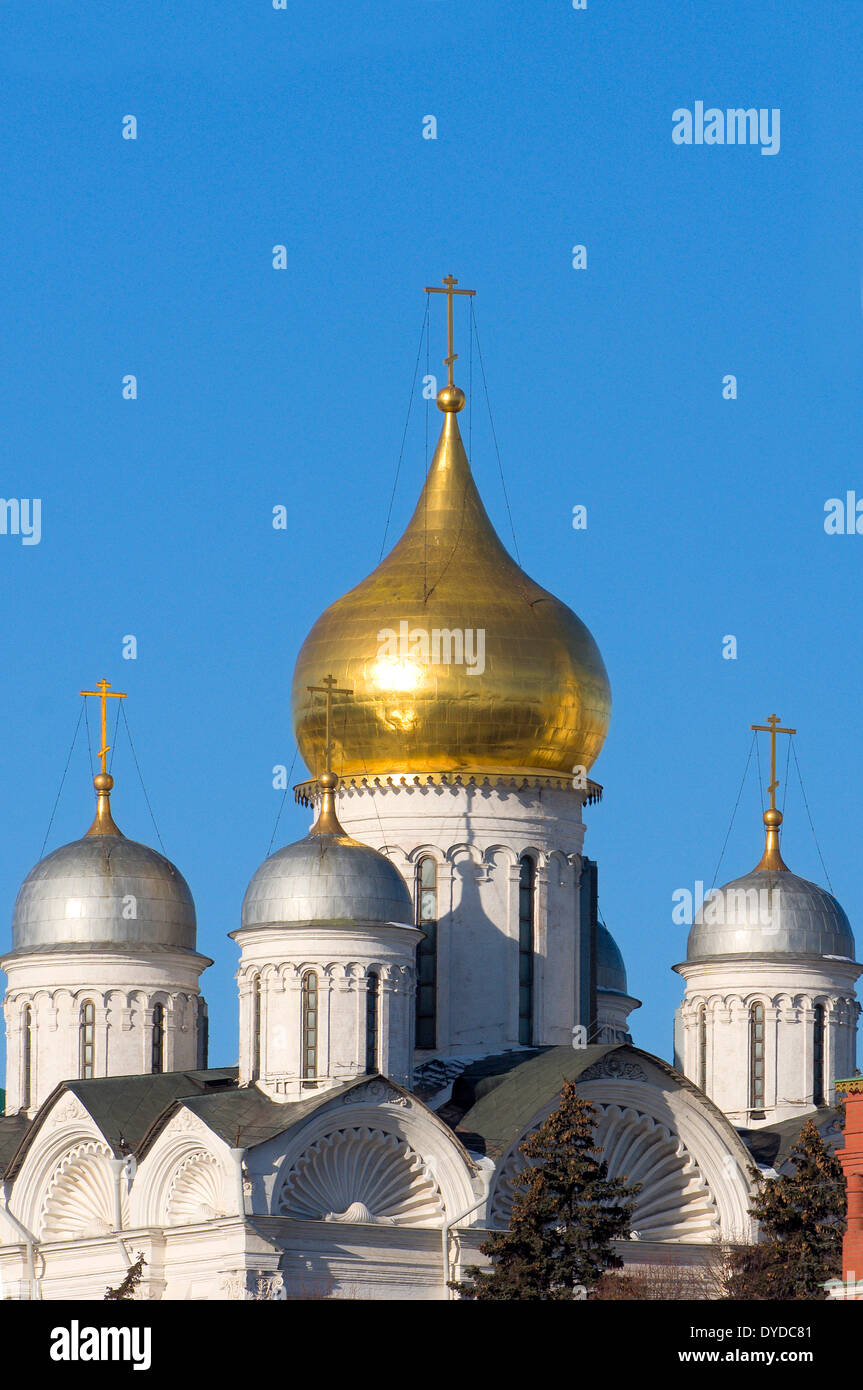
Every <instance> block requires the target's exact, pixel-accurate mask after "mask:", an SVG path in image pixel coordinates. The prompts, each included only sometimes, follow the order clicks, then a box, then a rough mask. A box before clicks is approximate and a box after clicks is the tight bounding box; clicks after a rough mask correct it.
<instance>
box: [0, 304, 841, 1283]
mask: <svg viewBox="0 0 863 1390" xmlns="http://www.w3.org/2000/svg"><path fill="white" fill-rule="evenodd" d="M455 284H456V282H455V281H454V280H453V279H452V277H447V279H446V280H445V281H444V285H445V289H444V290H442V291H440V292H442V293H444V294H446V296H447V305H448V322H449V343H448V347H449V353H448V357H447V359H446V361H447V364H448V367H449V381H448V384H447V385H445V386H444V387H443V388H442V389H441V390H440V391H439V392H438V395H437V406H438V409H439V411H440V413H441V417H442V418H441V430H440V438H439V441H438V444H437V448H436V451H435V453H434V457H433V460H432V462H431V465H430V468H429V471H428V476H427V479H426V482H425V486H424V488H423V490H422V493H421V496H420V497H419V500H418V502H417V505H416V510H415V511H414V513H413V516H412V518H411V520H410V522H409V523H408V526H407V529H406V530H405V532H404V534H403V535H402V537H401V539H400V540H399V541H398V542H397V544H396V545H395V546H394V548H393V549H392V550H391V551H390V553H389V554H388V555H387V556H386V557H385V558H384V559H383V560H382V562H381V563H380V564H379V565H378V567H377V568H376V569H375V570H374V571H373V572H372V573H371V574H370V575H369V576H368V577H367V578H365V579H363V580H362V581H361V582H359V583H358V584H357V585H356V587H355V588H353V589H351V590H350V592H349V593H347V594H346V595H344V597H342V598H340V599H339V600H338V601H337V602H335V603H333V604H332V605H331V606H330V607H329V608H328V609H327V610H326V611H325V612H324V613H323V614H322V615H321V617H320V618H319V619H318V620H317V622H316V623H315V625H314V626H313V628H312V630H311V632H310V633H309V635H308V636H307V638H306V640H305V643H304V644H303V646H302V648H301V650H300V652H299V655H298V657H297V662H296V667H295V673H294V681H293V692H292V718H293V726H294V732H295V735H296V739H297V744H298V748H299V752H300V755H301V756H302V758H303V760H304V762H305V764H306V766H307V768H308V770H309V773H310V777H309V780H308V781H305V782H302V783H301V784H300V785H299V786H298V787H297V788H296V795H297V798H298V799H299V800H300V802H301V803H302V804H304V805H306V806H308V807H309V810H310V819H311V820H312V822H313V823H312V826H311V829H310V830H309V832H308V834H307V835H306V836H305V837H304V838H303V839H301V840H299V841H298V842H297V843H295V844H289V845H286V846H284V847H283V848H281V849H279V850H277V851H276V852H275V853H274V854H272V855H271V856H270V857H269V858H267V859H266V860H265V861H264V863H263V864H261V865H260V866H259V867H258V868H254V866H253V865H248V866H246V868H245V869H243V867H242V866H239V865H238V866H237V868H238V884H237V903H238V905H239V901H240V892H241V886H242V883H244V882H247V883H248V887H247V888H246V890H245V896H244V897H243V899H242V909H241V911H240V912H239V915H238V920H237V924H236V927H235V929H234V930H233V931H231V932H230V936H231V940H232V943H233V944H232V945H230V946H229V945H226V948H225V949H226V950H235V951H236V953H237V957H238V962H237V981H238V1005H239V1021H240V1055H239V1058H238V1064H237V1066H236V1067H225V1068H211V1067H209V1066H208V1064H207V1028H208V1021H207V1009H206V1004H205V1001H204V996H203V993H202V984H201V977H202V975H203V974H204V972H205V971H206V969H207V967H208V965H210V964H212V962H211V961H210V960H209V959H208V958H207V957H206V956H204V955H202V954H201V953H200V952H199V951H198V949H197V942H196V918H195V904H194V901H193V898H192V894H191V892H190V890H189V887H188V884H187V883H186V880H185V879H184V878H183V875H182V873H181V872H180V870H179V869H178V868H177V867H175V866H174V865H173V864H172V863H170V862H169V861H168V860H167V859H166V858H165V857H164V856H163V855H162V854H160V853H157V852H156V851H155V850H154V849H151V848H150V847H148V846H146V845H143V844H138V843H137V842H135V841H133V840H130V839H127V838H126V836H125V835H124V834H123V832H122V830H121V828H120V826H119V825H118V824H117V821H119V822H120V825H122V821H123V816H122V806H121V805H119V806H112V792H113V790H114V785H113V779H112V777H111V775H110V773H109V772H108V770H107V763H106V757H105V755H106V752H107V744H106V736H105V731H106V724H105V720H106V706H107V703H108V701H109V700H110V699H112V698H122V697H120V696H119V693H118V692H114V691H113V690H112V689H111V687H110V686H109V685H108V683H107V681H102V682H100V684H99V687H98V689H97V690H96V691H93V692H82V693H83V694H84V695H85V698H91V697H93V696H95V698H97V699H98V700H99V701H100V704H101V714H102V744H101V753H100V756H101V771H100V772H99V773H98V774H97V776H96V777H95V779H94V787H95V800H96V806H95V817H94V819H93V823H92V825H91V826H90V828H89V830H87V832H86V834H84V835H83V837H82V838H81V839H78V840H75V841H74V842H73V843H71V844H68V845H64V846H62V847H61V848H58V849H55V850H53V851H52V852H51V853H49V854H48V855H47V856H46V857H45V858H43V859H42V860H40V862H39V863H38V864H37V865H36V866H35V868H33V869H31V870H30V872H29V873H28V874H27V876H26V878H25V879H24V881H23V883H22V886H21V889H20V891H19V893H18V897H17V901H16V904H15V909H14V916H13V921H12V934H11V943H10V944H9V945H8V948H7V949H6V953H5V955H4V956H3V958H2V961H0V964H2V967H3V969H4V970H5V972H6V975H7V978H8V989H7V992H6V996H5V1005H4V1008H5V1018H6V1040H7V1063H6V1112H5V1115H3V1116H2V1117H0V1168H2V1174H3V1187H2V1193H3V1197H2V1212H0V1294H2V1297H3V1298H4V1299H49V1300H51V1299H54V1300H57V1299H101V1298H103V1297H104V1294H105V1289H106V1286H109V1285H111V1286H116V1285H118V1284H119V1283H120V1282H121V1280H122V1279H123V1277H124V1275H125V1273H126V1271H127V1269H128V1268H129V1266H130V1265H131V1264H132V1263H133V1262H134V1261H135V1260H136V1259H137V1257H138V1254H139V1253H142V1254H143V1257H144V1260H145V1264H144V1266H143V1278H142V1281H141V1283H140V1284H139V1286H138V1289H137V1296H138V1297H141V1298H145V1299H194V1300H199V1299H209V1300H218V1299H223V1300H243V1299H284V1298H291V1299H293V1298H296V1299H303V1298H373V1299H439V1300H440V1299H447V1298H451V1297H454V1296H455V1295H454V1294H453V1293H452V1292H451V1290H450V1289H449V1288H448V1282H449V1281H450V1280H452V1279H456V1278H458V1277H460V1276H461V1275H462V1274H463V1273H464V1271H465V1269H466V1267H467V1266H469V1265H470V1264H473V1263H483V1256H481V1255H479V1254H478V1246H479V1244H480V1243H481V1242H482V1240H483V1239H484V1237H485V1235H486V1233H487V1232H488V1231H489V1230H490V1229H491V1230H493V1229H496V1228H500V1227H501V1226H505V1225H506V1223H507V1220H508V1215H509V1211H510V1208H511V1204H512V1199H513V1192H514V1179H515V1177H516V1175H517V1174H518V1171H519V1168H520V1166H521V1164H522V1163H523V1161H524V1160H523V1159H522V1157H521V1154H520V1145H521V1144H522V1143H523V1142H524V1140H525V1137H526V1136H527V1135H529V1134H530V1133H531V1131H533V1130H534V1129H536V1127H537V1126H539V1125H540V1124H541V1123H542V1122H543V1120H544V1119H545V1118H546V1117H547V1116H548V1115H549V1114H550V1113H551V1112H552V1111H553V1110H554V1109H555V1108H556V1105H557V1099H558V1096H559V1093H560V1090H561V1087H562V1085H563V1083H564V1082H565V1081H567V1080H575V1081H577V1083H578V1090H579V1093H580V1094H581V1095H582V1096H583V1097H585V1098H586V1099H587V1100H589V1101H591V1102H592V1104H593V1105H594V1107H595V1110H596V1117H597V1142H598V1144H599V1145H601V1147H602V1149H603V1150H604V1154H605V1158H606V1161H607V1163H608V1167H609V1172H610V1174H611V1176H622V1177H625V1178H626V1179H627V1180H629V1181H630V1182H632V1181H638V1182H639V1183H641V1184H642V1187H641V1193H640V1196H639V1198H638V1205H637V1208H636V1212H635V1215H634V1217H633V1222H632V1226H633V1230H632V1236H631V1239H629V1240H628V1241H626V1242H621V1243H620V1244H619V1247H618V1248H619V1253H620V1255H621V1257H622V1258H623V1260H624V1263H625V1266H626V1267H627V1268H637V1267H642V1268H644V1267H647V1268H657V1267H664V1266H668V1265H673V1266H675V1267H681V1268H682V1269H683V1270H684V1271H685V1272H686V1277H688V1278H690V1279H691V1280H692V1281H693V1287H695V1281H697V1279H698V1277H699V1271H703V1270H704V1269H706V1268H708V1267H709V1265H710V1261H711V1259H713V1257H714V1254H715V1251H716V1249H717V1246H718V1244H720V1243H722V1242H727V1241H738V1240H752V1239H754V1238H755V1237H756V1235H757V1232H756V1231H755V1230H754V1227H753V1222H752V1219H751V1217H750V1216H749V1210H748V1209H749V1204H750V1191H751V1187H750V1176H749V1173H750V1167H751V1165H752V1164H753V1163H755V1164H757V1165H758V1166H759V1167H760V1168H761V1169H762V1171H765V1172H767V1173H777V1172H779V1171H781V1169H782V1166H783V1163H784V1162H785V1161H786V1160H787V1154H788V1150H789V1148H790V1145H791V1144H792V1143H793V1141H794V1139H795V1137H796V1135H797V1133H798V1131H799V1129H800V1127H801V1125H802V1123H803V1120H804V1118H805V1117H807V1116H809V1115H814V1116H815V1118H816V1121H817V1123H818V1125H819V1128H820V1130H821V1132H822V1134H824V1135H825V1136H826V1137H828V1138H829V1139H830V1140H831V1141H832V1142H836V1143H838V1144H840V1145H841V1134H840V1132H839V1130H838V1125H837V1118H838V1117H837V1111H836V1109H835V1107H834V1082H835V1081H836V1080H837V1079H839V1078H843V1077H849V1076H851V1075H852V1073H853V1071H854V1069H855V1034H856V1021H857V1013H858V1005H857V1002H856V994H855V981H856V979H857V977H858V975H859V974H860V970H861V967H860V966H859V965H857V964H856V962H855V953H854V939H853V936H852V932H851V928H850V925H849V922H848V919H847V917H846V915H845V913H844V912H843V910H842V908H841V907H840V905H839V904H838V902H837V901H836V900H835V899H834V898H833V897H832V896H831V895H830V894H829V893H828V892H826V891H825V890H824V889H822V888H820V887H818V886H817V885H816V884H814V883H810V882H808V881H807V880H805V879H802V878H799V877H797V876H796V875H795V874H794V873H793V872H792V870H790V869H789V868H788V867H787V865H786V864H785V863H784V861H783V859H782V855H781V853H780V834H781V823H782V814H781V812H780V811H779V810H777V809H776V804H775V787H776V778H775V750H776V740H777V736H778V735H782V734H785V733H787V732H789V731H787V730H784V729H782V728H781V727H780V726H779V725H778V720H777V718H776V717H775V716H771V717H770V720H769V721H768V724H767V726H763V727H765V729H766V732H768V733H769V735H770V740H771V753H772V758H773V767H774V772H773V775H772V777H771V786H770V788H769V789H768V790H769V792H770V806H769V808H768V810H767V811H765V813H764V851H763V854H762V857H761V859H760V860H759V862H758V863H757V865H756V867H755V868H754V869H752V870H751V872H749V873H745V874H744V875H743V876H742V877H738V878H736V879H734V880H733V881H732V882H730V883H729V884H727V885H726V886H725V887H724V888H722V889H720V890H719V891H718V892H716V893H714V894H710V895H708V898H707V899H706V900H705V902H704V903H703V904H702V905H701V907H700V908H699V910H698V912H697V913H696V914H695V916H694V920H693V924H692V927H691V931H690V935H689V942H688V949H687V955H686V960H685V961H682V962H677V963H675V962H673V961H669V962H668V964H669V967H672V966H673V968H674V969H675V970H676V971H677V972H678V973H679V974H680V976H681V977H682V979H683V982H684V992H683V999H682V1003H681V1005H680V1008H679V1010H678V1012H677V1016H676V1019H675V1040H674V1062H673V1065H672V1064H670V1063H669V1062H667V1061H664V1060H662V1059H661V1058H659V1057H655V1056H652V1055H651V1054H649V1053H647V1052H644V1051H642V1050H641V1049H639V1048H638V1047H636V1046H635V1045H634V1043H633V1041H632V1038H631V1035H630V1015H631V1014H632V1012H633V1011H634V1010H635V1009H637V1008H638V1004H639V1001H638V1000H637V999H636V998H635V997H634V996H633V995H632V994H631V993H630V989H629V984H628V981H627V974H626V969H625V966H624V961H623V958H622V956H621V952H620V950H619V948H618V946H617V944H616V942H615V941H614V939H613V937H612V936H611V934H610V933H609V931H608V930H607V929H606V927H605V926H604V925H603V924H602V923H601V922H600V921H599V914H598V909H597V892H598V866H597V864H596V863H595V862H594V861H592V860H591V859H590V858H589V857H588V856H587V855H586V854H585V852H584V848H585V846H584V841H585V814H586V812H587V813H589V808H590V807H591V805H593V804H595V803H596V802H597V801H598V800H599V799H600V797H601V796H602V788H601V787H600V786H599V785H598V784H597V783H596V782H595V781H593V780H592V779H591V777H590V772H591V769H592V767H593V764H594V763H595V761H596V759H597V757H598V755H599V753H600V750H601V748H602V746H603V742H604V740H605V737H606V734H607V732H608V728H609V720H610V712H611V693H610V686H609V680H608V676H607V673H606V669H605V666H604V663H603V660H602V656H601V655H600V652H599V649H598V647H597V645H596V642H595V641H594V639H593V637H592V636H591V633H590V631H589V630H588V628H587V627H586V626H585V624H584V622H582V620H581V619H580V618H579V617H577V616H576V614H575V613H574V612H573V611H572V610H571V609H570V608H569V607H567V605H566V604H565V603H564V602H562V601H561V600H560V599H558V598H556V597H555V596H554V595H553V594H551V593H549V592H548V591H547V590H545V589H543V588H542V587H540V585H539V584H538V583H536V582H535V581H534V580H533V579H531V578H529V577H528V575H527V574H526V573H525V572H524V571H523V570H522V569H521V568H520V567H519V566H518V565H517V564H516V563H515V561H514V560H513V559H512V558H511V557H510V555H509V553H508V552H507V550H506V549H505V548H504V546H503V544H502V543H501V541H500V540H499V538H498V536H497V534H496V533H495V531H494V529H493V527H492V524H491V522H490V520H489V517H488V515H487V513H486V510H485V507H484V506H483V502H482V500H481V498H480V495H479V492H478V491H477V488H476V485H475V483H474V480H473V477H472V475H471V469H470V464H469V461H468V457H467V454H466V451H465V447H464V444H463V442H462V436H461V432H460V429H459V413H460V411H461V410H462V408H463V406H464V405H465V395H464V393H463V391H462V390H461V389H460V388H459V387H458V386H457V385H455V382H454V374H453V364H454V362H455V361H456V355H455V354H454V352H453V328H452V324H453V302H454V296H455V295H456V294H460V293H467V292H466V291H463V290H456V289H455V288H454V286H455ZM791 732H793V731H791ZM756 736H757V735H756ZM117 800H119V798H117ZM115 813H116V816H117V820H116V821H115V818H114V817H115ZM83 824H86V820H84V821H83ZM757 852H758V849H757V847H756V844H755V834H754V829H753V856H752V857H753V859H754V858H755V857H756V854H757ZM741 867H745V866H741ZM23 868H24V866H22V872H23ZM253 869H254V872H252V870H253Z"/></svg>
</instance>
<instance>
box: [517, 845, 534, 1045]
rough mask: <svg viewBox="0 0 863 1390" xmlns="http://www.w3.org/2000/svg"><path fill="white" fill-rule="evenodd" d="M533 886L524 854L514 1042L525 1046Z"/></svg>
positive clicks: (529, 1035) (529, 1021) (529, 1030)
mask: <svg viewBox="0 0 863 1390" xmlns="http://www.w3.org/2000/svg"><path fill="white" fill-rule="evenodd" d="M533 884H534V862H533V860H532V859H531V857H530V855H528V854H526V855H524V857H523V858H522V860H521V864H520V866H519V879H518V1040H519V1042H520V1043H521V1044H522V1045H523V1046H527V1047H530V1045H531V1043H532V1042H533V954H534V929H533Z"/></svg>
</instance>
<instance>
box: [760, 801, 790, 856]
mask: <svg viewBox="0 0 863 1390" xmlns="http://www.w3.org/2000/svg"><path fill="white" fill-rule="evenodd" d="M781 824H782V812H781V811H777V810H776V809H775V808H774V809H772V810H768V811H765V812H764V826H765V829H766V831H767V839H766V842H765V845H764V853H763V855H762V856H761V859H760V860H759V862H758V863H757V864H756V866H755V867H756V869H785V870H788V865H787V864H786V863H785V861H784V859H783V858H782V855H781V854H780V853H779V827H780V825H781Z"/></svg>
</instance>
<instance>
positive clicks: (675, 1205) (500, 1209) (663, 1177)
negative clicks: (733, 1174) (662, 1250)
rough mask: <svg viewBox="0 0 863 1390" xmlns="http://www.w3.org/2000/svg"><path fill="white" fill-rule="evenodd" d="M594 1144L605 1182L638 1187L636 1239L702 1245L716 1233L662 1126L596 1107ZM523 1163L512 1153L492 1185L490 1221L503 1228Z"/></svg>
mask: <svg viewBox="0 0 863 1390" xmlns="http://www.w3.org/2000/svg"><path fill="white" fill-rule="evenodd" d="M593 1104H594V1107H595V1109H596V1111H597V1113H598V1118H597V1125H596V1131H595V1133H596V1144H597V1146H598V1147H599V1148H601V1149H602V1150H603V1155H602V1156H603V1158H604V1159H605V1162H606V1163H607V1165H608V1176H609V1177H610V1178H625V1179H626V1181H627V1182H640V1183H641V1184H642V1188H641V1192H640V1193H639V1196H638V1199H637V1204H636V1208H635V1212H634V1214H633V1217H632V1223H631V1224H632V1231H633V1233H634V1234H635V1235H636V1236H637V1237H638V1238H639V1239H640V1240H652V1241H653V1240H655V1241H666V1240H667V1241H675V1242H682V1243H684V1244H685V1243H708V1242H709V1241H711V1240H713V1239H714V1237H715V1236H716V1235H717V1234H718V1232H719V1212H718V1210H717V1207H716V1202H715V1200H714V1198H713V1195H712V1193H711V1191H710V1189H709V1187H708V1186H707V1183H706V1182H705V1180H704V1177H703V1175H702V1173H701V1170H700V1169H699V1167H698V1165H697V1163H696V1162H695V1160H694V1159H693V1157H692V1155H691V1154H690V1152H689V1151H688V1149H687V1148H686V1147H685V1145H684V1144H683V1143H682V1141H681V1139H680V1138H679V1136H678V1135H676V1134H673V1133H672V1131H671V1130H669V1129H668V1128H667V1126H666V1125H664V1124H662V1123H661V1122H660V1121H658V1120H655V1119H653V1117H652V1116H650V1115H645V1114H643V1113H642V1112H640V1111H637V1110H634V1109H632V1108H631V1107H626V1108H621V1107H620V1106H618V1105H601V1104H598V1103H597V1102H595V1101H594V1102H593ZM523 1167H524V1159H523V1158H522V1156H521V1154H519V1153H518V1151H517V1150H516V1151H514V1152H513V1153H512V1154H510V1156H509V1157H508V1158H507V1159H506V1161H505V1163H504V1166H503V1168H502V1170H501V1173H500V1177H499V1178H498V1181H497V1184H496V1186H495V1192H494V1197H493V1199H492V1218H493V1221H494V1223H495V1225H498V1226H505V1225H506V1224H507V1222H508V1221H509V1216H510V1212H511V1211H512V1199H513V1196H514V1194H515V1192H516V1190H517V1189H516V1188H515V1186H514V1180H515V1177H516V1174H517V1173H518V1172H520V1171H521V1169H522V1168H523Z"/></svg>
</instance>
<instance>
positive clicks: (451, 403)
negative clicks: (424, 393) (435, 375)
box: [437, 386, 465, 412]
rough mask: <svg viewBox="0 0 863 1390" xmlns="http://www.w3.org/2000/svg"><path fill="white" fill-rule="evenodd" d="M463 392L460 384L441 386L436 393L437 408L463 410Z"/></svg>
mask: <svg viewBox="0 0 863 1390" xmlns="http://www.w3.org/2000/svg"><path fill="white" fill-rule="evenodd" d="M464 403H465V394H464V391H462V389H461V387H460V386H443V387H442V388H441V390H440V391H438V393H437V408H438V410H454V411H456V412H457V411H459V410H464Z"/></svg>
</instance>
